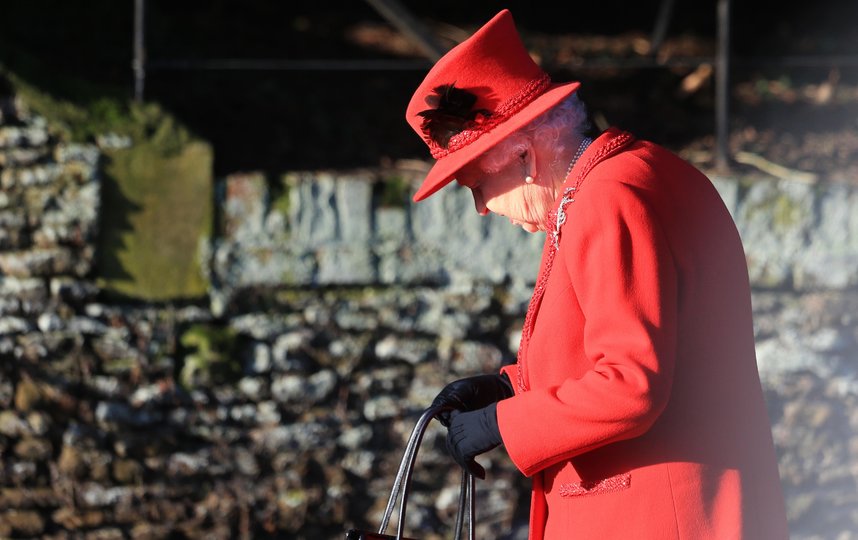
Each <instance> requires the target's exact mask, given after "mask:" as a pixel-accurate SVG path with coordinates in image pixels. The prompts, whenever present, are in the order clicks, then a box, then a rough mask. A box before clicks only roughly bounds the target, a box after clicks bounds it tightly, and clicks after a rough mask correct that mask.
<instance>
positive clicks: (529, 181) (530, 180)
mask: <svg viewBox="0 0 858 540" xmlns="http://www.w3.org/2000/svg"><path fill="white" fill-rule="evenodd" d="M533 180H534V178H533V177H532V176H530V175H529V174H528V175H527V176H525V177H524V183H525V184H532V183H533Z"/></svg>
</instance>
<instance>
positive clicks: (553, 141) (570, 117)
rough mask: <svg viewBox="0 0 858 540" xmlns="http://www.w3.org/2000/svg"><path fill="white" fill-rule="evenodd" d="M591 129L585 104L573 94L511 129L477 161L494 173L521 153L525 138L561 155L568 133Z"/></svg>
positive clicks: (526, 141)
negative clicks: (509, 132)
mask: <svg viewBox="0 0 858 540" xmlns="http://www.w3.org/2000/svg"><path fill="white" fill-rule="evenodd" d="M589 129H590V121H589V119H588V117H587V107H586V106H585V105H584V102H583V101H581V100H580V99H579V98H578V95H577V94H572V95H571V96H569V97H567V98H566V99H564V100H563V101H561V102H560V103H558V104H557V105H555V106H554V107H552V108H550V109H548V110H547V111H546V112H544V113H542V114H541V115H539V116H537V117H536V118H534V119H533V120H532V121H531V122H530V123H529V124H527V125H525V126H524V127H522V128H520V129H518V130H516V131H514V132H513V133H511V134H510V135H508V136H507V137H506V138H505V139H504V140H503V141H501V142H500V143H498V144H497V146H495V147H494V148H492V149H491V150H489V151H488V152H486V153H485V154H483V155H482V156H481V157H480V158H479V160H478V163H477V165H478V166H479V168H480V169H481V170H483V171H484V172H486V173H496V172H498V171H500V170H501V169H503V168H504V167H506V166H507V165H508V164H509V162H510V161H512V159H514V158H515V157H517V156H520V155H521V154H522V153H523V152H524V151H525V150H526V149H527V145H528V140H530V141H533V143H534V144H535V145H538V146H542V147H553V148H554V150H555V152H554V155H555V156H558V157H559V156H562V155H564V150H566V149H567V148H566V146H567V141H569V142H571V139H573V138H572V137H571V135H578V136H579V137H575V138H580V136H583V135H584V134H585V133H586V132H587V131H588V130H589Z"/></svg>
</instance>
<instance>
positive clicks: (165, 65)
mask: <svg viewBox="0 0 858 540" xmlns="http://www.w3.org/2000/svg"><path fill="white" fill-rule="evenodd" d="M430 67H432V63H431V62H429V61H427V60H419V59H418V60H277V59H244V58H218V59H209V60H181V59H173V60H152V61H150V62H147V63H146V68H147V69H150V70H225V71H229V70H246V71H416V70H426V69H429V68H430Z"/></svg>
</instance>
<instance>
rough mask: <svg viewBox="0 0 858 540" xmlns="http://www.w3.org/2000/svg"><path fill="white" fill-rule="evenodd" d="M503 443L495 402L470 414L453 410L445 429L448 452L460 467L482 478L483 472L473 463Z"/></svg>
mask: <svg viewBox="0 0 858 540" xmlns="http://www.w3.org/2000/svg"><path fill="white" fill-rule="evenodd" d="M501 443H503V440H502V439H501V435H500V429H499V428H498V413H497V403H492V404H491V405H489V406H488V407H483V408H482V409H477V410H476V411H470V412H461V413H460V412H458V411H453V414H452V417H451V419H450V427H449V429H448V430H447V451H448V452H450V455H451V456H453V459H454V460H456V463H458V464H459V465H460V466H461V467H462V468H464V469H466V470H467V471H468V472H470V473H471V474H473V475H474V476H476V477H477V478H480V479H484V478H485V477H486V470H485V469H484V468H483V467H482V466H481V465H480V464H479V463H477V462H476V461H475V460H474V457H475V456H478V455H480V454H482V453H484V452H488V451H489V450H491V449H492V448H494V447H496V446H498V445H500V444H501Z"/></svg>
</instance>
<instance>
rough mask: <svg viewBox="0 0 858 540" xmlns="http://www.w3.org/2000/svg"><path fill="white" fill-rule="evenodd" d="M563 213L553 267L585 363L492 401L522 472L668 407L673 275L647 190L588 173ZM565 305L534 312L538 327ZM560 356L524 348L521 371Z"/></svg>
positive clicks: (615, 435)
mask: <svg viewBox="0 0 858 540" xmlns="http://www.w3.org/2000/svg"><path fill="white" fill-rule="evenodd" d="M597 170H598V169H597ZM599 176H601V178H600V177H599ZM565 210H566V214H567V220H566V223H565V224H564V225H563V228H562V232H561V234H562V239H561V244H560V251H559V252H558V253H557V255H556V257H555V262H554V265H555V268H554V270H553V271H554V272H558V271H561V269H560V268H556V266H557V265H559V264H562V265H565V268H566V270H567V272H568V275H569V277H570V284H569V286H570V287H571V288H572V290H573V291H574V297H575V298H577V301H578V305H579V306H580V309H581V312H582V314H583V320H584V321H585V322H584V327H583V331H582V332H581V335H582V336H583V338H582V339H583V343H582V347H583V351H584V355H585V357H586V361H587V362H588V363H589V368H588V369H587V370H586V371H585V372H584V374H583V376H581V377H579V378H570V379H567V380H563V381H557V385H556V386H549V387H542V388H531V389H529V390H528V391H525V392H519V393H517V394H516V395H515V396H514V397H512V398H510V399H507V400H504V401H501V402H500V403H499V404H498V423H499V427H500V432H501V436H502V438H503V441H504V446H505V447H506V450H507V452H508V454H509V456H510V458H511V459H512V461H513V462H514V463H515V465H516V466H517V467H518V468H519V469H520V470H521V471H522V472H523V473H524V474H526V475H528V476H530V475H532V474H534V473H536V472H538V471H540V470H542V469H544V468H546V467H548V466H550V465H552V464H554V463H558V462H560V461H564V460H567V459H569V458H571V457H574V456H576V455H579V454H582V453H585V452H587V451H590V450H593V449H595V448H598V447H601V446H603V445H606V444H609V443H612V442H616V441H620V440H624V439H629V438H633V437H636V436H639V435H641V434H643V433H645V432H646V431H647V430H648V429H649V428H650V426H652V424H653V423H654V422H655V420H656V419H657V418H658V416H659V414H660V413H661V412H662V411H663V410H664V407H665V405H666V404H667V401H668V398H669V394H670V389H671V381H672V376H673V371H674V361H675V356H676V348H677V347H676V339H677V332H676V327H677V320H676V319H677V309H678V308H677V288H678V285H677V276H676V271H675V267H674V263H673V258H672V256H671V253H670V249H669V246H668V244H667V241H666V239H665V235H664V232H663V231H662V230H661V228H660V224H659V223H658V220H657V216H656V214H655V212H654V211H653V208H651V207H650V205H649V204H648V203H647V188H646V187H641V186H639V185H632V184H630V183H626V182H623V181H619V180H616V179H613V178H609V177H606V176H605V175H604V174H602V175H597V174H596V171H593V173H592V174H591V177H590V178H588V179H587V180H586V181H585V182H584V184H582V187H581V190H580V192H579V194H578V195H577V196H576V201H575V202H572V203H569V204H568V205H567V206H566V207H565ZM567 307H568V308H569V309H575V308H574V306H567ZM563 309H564V308H563V306H560V307H558V308H555V309H553V310H552V311H551V312H549V313H540V315H539V317H537V319H536V320H537V323H536V324H539V319H540V318H541V317H543V316H557V317H562V316H563ZM565 361H572V360H571V359H568V358H562V357H558V356H557V355H556V354H555V353H552V351H551V350H550V349H546V348H540V350H530V351H529V352H528V356H527V364H526V369H527V370H528V371H529V372H534V371H537V370H540V369H541V366H544V365H548V364H550V363H554V362H565ZM510 375H513V373H511V374H510Z"/></svg>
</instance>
